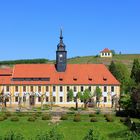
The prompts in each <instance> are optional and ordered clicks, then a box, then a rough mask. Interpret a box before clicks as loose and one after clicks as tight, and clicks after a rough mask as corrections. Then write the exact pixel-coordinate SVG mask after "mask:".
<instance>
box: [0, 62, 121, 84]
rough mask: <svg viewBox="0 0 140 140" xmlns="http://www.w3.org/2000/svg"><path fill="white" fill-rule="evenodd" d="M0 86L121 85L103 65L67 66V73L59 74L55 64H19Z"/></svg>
mask: <svg viewBox="0 0 140 140" xmlns="http://www.w3.org/2000/svg"><path fill="white" fill-rule="evenodd" d="M12 78H49V80H47V81H33V80H32V81H27V80H25V81H24V80H23V81H13V80H11V79H12ZM0 84H19V85H22V84H58V85H61V84H63V85H67V84H75V85H80V84H83V85H86V84H87V85H92V84H95V85H96V84H97V85H119V84H120V83H119V82H118V81H117V80H116V79H115V78H114V76H113V75H112V74H111V73H110V71H109V70H108V69H107V68H106V66H105V65H103V64H67V69H66V71H65V72H57V71H56V69H55V65H54V64H18V65H15V66H14V68H13V74H12V76H0Z"/></svg>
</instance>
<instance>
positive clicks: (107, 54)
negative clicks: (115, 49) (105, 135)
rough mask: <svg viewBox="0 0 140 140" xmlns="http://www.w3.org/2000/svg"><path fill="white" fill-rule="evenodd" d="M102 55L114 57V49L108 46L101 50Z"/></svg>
mask: <svg viewBox="0 0 140 140" xmlns="http://www.w3.org/2000/svg"><path fill="white" fill-rule="evenodd" d="M100 57H112V51H111V50H109V49H108V48H105V49H104V50H102V51H101V52H100Z"/></svg>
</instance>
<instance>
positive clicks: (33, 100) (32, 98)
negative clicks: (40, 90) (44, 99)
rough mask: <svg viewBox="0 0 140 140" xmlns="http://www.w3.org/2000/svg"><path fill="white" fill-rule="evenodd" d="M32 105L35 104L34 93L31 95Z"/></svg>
mask: <svg viewBox="0 0 140 140" xmlns="http://www.w3.org/2000/svg"><path fill="white" fill-rule="evenodd" d="M30 105H31V106H33V105H35V96H34V95H31V96H30Z"/></svg>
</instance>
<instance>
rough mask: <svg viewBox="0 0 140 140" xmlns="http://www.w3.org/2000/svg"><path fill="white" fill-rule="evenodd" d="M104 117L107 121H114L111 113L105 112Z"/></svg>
mask: <svg viewBox="0 0 140 140" xmlns="http://www.w3.org/2000/svg"><path fill="white" fill-rule="evenodd" d="M104 117H105V119H106V121H107V122H113V121H114V120H113V117H112V115H111V114H105V115H104Z"/></svg>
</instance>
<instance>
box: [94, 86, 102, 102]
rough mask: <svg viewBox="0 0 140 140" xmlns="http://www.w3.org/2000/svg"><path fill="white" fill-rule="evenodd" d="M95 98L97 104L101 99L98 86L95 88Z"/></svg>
mask: <svg viewBox="0 0 140 140" xmlns="http://www.w3.org/2000/svg"><path fill="white" fill-rule="evenodd" d="M95 94H96V98H97V101H96V102H99V100H100V98H101V97H102V91H101V89H100V88H99V86H97V87H96V92H95Z"/></svg>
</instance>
